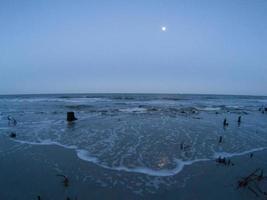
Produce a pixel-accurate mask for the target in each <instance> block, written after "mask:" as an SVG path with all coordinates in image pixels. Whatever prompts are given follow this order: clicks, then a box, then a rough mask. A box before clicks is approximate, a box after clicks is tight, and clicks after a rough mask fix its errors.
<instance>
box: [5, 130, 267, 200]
mask: <svg viewBox="0 0 267 200" xmlns="http://www.w3.org/2000/svg"><path fill="white" fill-rule="evenodd" d="M231 160H232V162H233V163H234V164H235V165H234V166H224V165H218V164H217V163H216V162H215V161H203V162H198V163H194V164H192V165H189V166H185V168H184V169H183V170H182V171H181V172H180V173H178V174H177V175H174V176H170V177H150V176H148V175H145V174H140V173H129V172H124V171H113V170H108V169H104V168H101V167H99V166H97V165H95V164H93V163H90V162H86V161H83V160H81V159H79V158H78V157H77V155H76V152H75V151H74V150H72V149H66V148H63V147H60V146H56V145H28V144H20V143H17V142H15V141H13V140H12V139H10V138H9V137H7V136H6V135H3V134H2V135H1V136H0V167H1V170H0V188H1V192H0V199H5V200H13V199H14V200H15V199H16V200H30V199H33V200H34V199H37V196H38V195H40V196H41V199H42V200H48V199H49V200H52V199H57V200H59V199H62V200H63V199H66V198H67V197H69V198H70V199H77V200H87V199H188V200H189V199H190V200H192V199H242V200H243V199H245V200H246V199H261V198H257V197H256V196H255V194H253V193H252V192H250V191H248V190H246V189H239V190H236V182H237V180H238V179H239V178H240V177H243V176H246V175H248V174H249V173H251V172H252V171H253V170H255V169H256V168H263V169H264V171H265V172H267V150H264V151H259V152H255V153H254V157H253V158H250V157H249V154H247V155H243V156H236V157H232V158H231ZM57 174H64V175H66V176H67V177H68V178H69V186H68V187H64V185H63V183H62V181H63V178H61V177H58V176H56V175H57ZM168 182H171V183H172V184H170V185H168ZM261 187H262V188H263V189H264V191H267V181H265V182H263V183H262V184H261ZM140 188H141V189H140Z"/></svg>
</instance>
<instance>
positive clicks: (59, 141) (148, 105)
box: [0, 94, 267, 194]
mask: <svg viewBox="0 0 267 200" xmlns="http://www.w3.org/2000/svg"><path fill="white" fill-rule="evenodd" d="M261 107H267V97H256V96H226V95H225V96H223V95H174V94H173V95H171V94H170V95H168V94H66V95H14V96H0V133H1V136H0V137H4V136H5V137H6V135H7V134H9V133H11V132H15V133H16V134H17V137H16V138H15V139H14V141H15V143H17V144H18V145H19V146H20V147H21V148H24V147H25V145H26V146H27V147H29V148H30V146H32V145H48V146H49V145H57V146H61V147H64V148H65V149H70V150H72V151H74V152H75V154H76V155H77V157H78V158H79V159H81V160H83V161H86V162H88V164H93V165H94V166H95V167H97V168H101V169H105V171H106V172H107V173H105V177H106V178H108V177H109V173H108V172H110V173H119V174H121V176H123V177H122V178H121V179H120V180H119V181H121V183H122V184H126V185H127V186H129V187H130V189H131V190H132V191H133V192H136V193H138V194H142V191H143V190H144V184H145V185H147V187H148V188H150V191H151V192H152V193H153V192H155V191H157V190H158V189H160V188H161V187H164V186H165V187H169V186H170V185H172V184H176V183H177V180H174V179H173V178H172V177H173V176H176V175H177V174H179V173H180V172H182V171H183V169H184V166H190V165H192V164H193V163H197V162H202V161H208V160H214V159H215V158H217V157H218V156H227V157H231V156H236V155H243V154H247V153H249V152H253V151H258V150H261V149H265V148H266V147H267V112H266V113H262V112H261V111H259V108H261ZM67 111H74V112H75V115H76V117H77V118H78V120H77V121H75V123H71V124H69V123H67V122H66V112H67ZM8 116H12V117H13V118H15V119H16V120H17V125H16V126H13V125H12V124H11V125H10V124H9V125H8V120H7V117H8ZM239 116H241V123H240V124H238V123H237V119H238V117H239ZM224 118H227V121H228V123H229V125H228V126H227V127H225V128H224V127H223V120H224ZM220 136H222V138H223V142H222V143H220V144H219V143H218V141H219V137H220ZM16 146H17V145H14V150H16V151H19V148H18V147H16ZM181 146H183V147H185V149H183V150H182V149H181ZM15 148H18V149H15ZM9 151H11V149H9ZM1 153H2V154H4V153H6V152H5V151H4V150H3V149H2V151H1V148H0V154H1ZM131 175H137V176H139V175H140V176H142V175H143V176H145V178H144V177H143V178H140V179H137V178H136V180H134V179H132V178H131V181H133V183H131V184H129V182H128V181H129V180H128V179H127V177H128V176H131ZM187 179H188V181H190V174H189V175H188V177H187ZM98 181H100V182H101V180H100V179H99V180H98ZM101 184H103V187H104V186H108V184H109V182H105V181H103V179H102V183H101ZM184 184H185V183H184V182H182V183H181V184H180V185H182V186H184ZM130 185H131V186H130ZM162 185H163V186H162Z"/></svg>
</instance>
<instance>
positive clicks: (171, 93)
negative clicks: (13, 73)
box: [0, 92, 267, 97]
mask: <svg viewBox="0 0 267 200" xmlns="http://www.w3.org/2000/svg"><path fill="white" fill-rule="evenodd" d="M73 94H74V95H75V94H77V95H82V94H100V95H103V94H143V95H145V94H148V95H149V94H150V95H152V94H158V95H160V94H166V95H168V94H169V95H217V96H256V97H267V95H259V94H230V93H228V94H222V93H219V94H218V93H217V94H216V93H179V92H158V93H155V92H74V93H69V92H68V93H61V92H59V93H12V94H0V96H16V95H25V96H27V95H73Z"/></svg>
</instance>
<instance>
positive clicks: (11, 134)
mask: <svg viewBox="0 0 267 200" xmlns="http://www.w3.org/2000/svg"><path fill="white" fill-rule="evenodd" d="M16 136H17V134H16V133H13V132H12V133H10V135H9V137H11V138H15V137H16Z"/></svg>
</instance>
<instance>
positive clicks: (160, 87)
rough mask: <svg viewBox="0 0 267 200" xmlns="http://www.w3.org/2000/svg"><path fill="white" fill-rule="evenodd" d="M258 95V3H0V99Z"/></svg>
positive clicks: (265, 4) (262, 34)
mask: <svg viewBox="0 0 267 200" xmlns="http://www.w3.org/2000/svg"><path fill="white" fill-rule="evenodd" d="M266 87H267V1H266V0H223V1H219V0H210V1H205V0H203V1H202V0H201V1H199V0H195V1H192V0H184V1H179V0H175V1H168V0H165V1H163V0H161V1H160V0H153V1H152V0H151V1H149V0H132V1H127V0H124V1H116V0H112V1H111V0H109V1H108V0H107V1H101V0H95V1H90V0H87V1H78V0H77V1H74V0H73V1H68V0H64V1H63V0H62V1H56V0H32V1H31V0H25V1H24V0H23V1H22V0H17V1H13V0H0V94H18V93H19V94H23V93H81V92H82V93H90V92H101V93H102V92H109V93H110V92H111V93H120V92H121V93H125V92H127V93H128V92H134V93H205V94H207V93H209V94H249V95H267V88H266Z"/></svg>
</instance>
